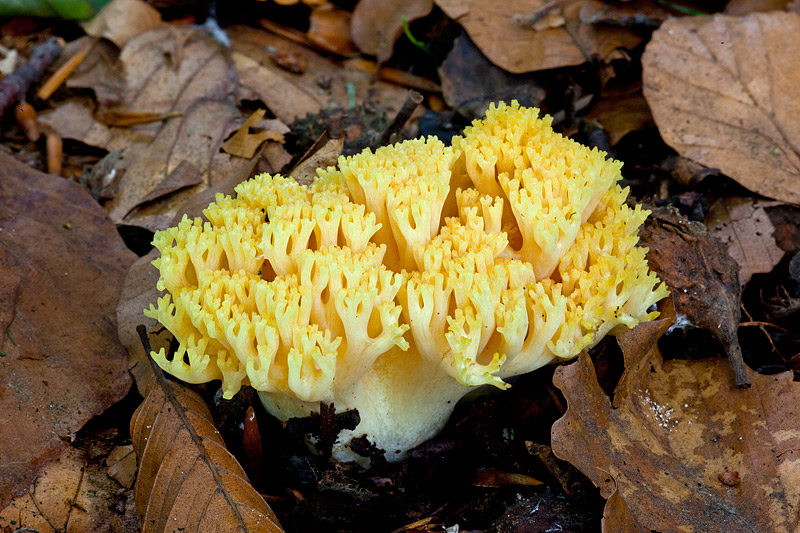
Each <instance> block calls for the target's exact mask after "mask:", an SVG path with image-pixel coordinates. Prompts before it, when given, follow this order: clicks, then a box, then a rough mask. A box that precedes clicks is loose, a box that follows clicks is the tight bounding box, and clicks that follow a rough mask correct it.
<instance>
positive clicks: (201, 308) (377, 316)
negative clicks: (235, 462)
mask: <svg viewBox="0 0 800 533" xmlns="http://www.w3.org/2000/svg"><path fill="white" fill-rule="evenodd" d="M550 123H551V119H550V117H549V116H545V117H542V118H540V117H539V111H538V109H530V108H523V107H519V105H518V104H517V103H516V102H512V104H511V105H506V104H504V103H500V104H498V105H497V106H492V107H491V108H490V109H489V110H488V112H487V114H486V117H485V118H484V119H483V120H480V121H475V122H474V123H473V124H472V126H470V127H468V128H466V130H465V131H464V135H463V137H456V138H455V139H454V140H453V143H452V146H445V145H444V144H443V143H442V142H441V141H439V140H438V139H436V138H435V137H428V138H427V139H415V140H410V141H405V142H402V143H399V144H395V145H393V146H385V147H382V148H379V149H377V150H376V151H375V152H374V153H373V152H372V151H370V150H365V151H364V152H362V153H360V154H358V155H355V156H352V157H341V158H340V159H339V164H338V167H337V168H335V167H329V168H327V169H324V170H323V169H320V170H318V171H317V177H316V179H315V181H314V182H313V183H312V184H311V185H310V186H308V187H306V186H302V185H300V184H298V183H296V182H295V181H294V180H293V179H290V178H285V177H282V176H280V175H275V176H270V175H266V174H262V175H260V176H257V177H255V178H253V179H251V180H249V181H246V182H243V183H241V184H240V185H239V186H238V187H237V188H236V197H235V198H232V197H229V196H223V195H218V196H217V198H216V201H215V202H214V203H212V204H211V205H210V206H209V207H208V208H207V209H206V210H205V211H204V214H205V217H206V218H207V221H203V220H201V219H199V218H197V219H194V220H190V219H188V218H184V219H183V220H182V221H181V222H180V224H178V226H177V227H172V228H169V229H167V230H164V231H160V232H158V233H157V234H156V236H155V240H154V244H155V246H156V247H157V248H158V249H159V250H160V252H161V257H160V258H159V259H157V260H155V261H154V264H155V266H156V267H157V268H158V269H159V270H160V279H159V282H158V288H159V289H160V290H165V291H166V294H164V296H162V297H160V298H159V300H158V304H157V306H151V307H150V309H149V310H147V311H145V314H146V315H147V316H149V317H153V318H156V319H158V320H159V321H160V322H161V323H162V324H163V325H164V326H165V327H166V328H167V329H168V330H169V331H171V332H172V333H173V335H175V337H176V339H177V340H178V341H179V342H180V347H179V348H178V350H177V352H176V353H174V354H167V353H165V351H164V350H161V351H159V352H153V353H152V354H151V355H152V357H153V358H154V359H155V361H156V362H157V363H158V364H159V365H160V366H161V368H163V369H164V370H165V371H167V372H169V373H171V374H173V375H174V376H176V377H178V378H180V379H182V380H184V381H187V382H190V383H202V382H207V381H211V380H221V381H222V390H223V394H224V397H225V398H231V397H233V395H235V394H236V392H237V391H238V390H239V389H240V387H241V386H242V385H244V384H247V385H250V386H252V387H254V388H255V389H257V390H258V391H259V394H260V397H261V400H262V402H263V404H264V406H265V407H266V409H267V410H268V411H269V412H270V413H272V414H273V415H274V416H276V417H278V418H279V419H281V420H287V419H289V418H292V417H300V416H308V415H309V414H311V413H313V412H316V411H318V410H319V403H320V402H326V403H333V404H335V406H336V408H337V410H338V411H342V410H346V409H357V410H358V413H359V415H360V419H361V421H360V423H359V425H358V426H357V427H356V428H355V429H354V430H347V431H343V432H341V433H340V434H339V436H338V439H337V442H336V445H335V447H334V456H335V457H337V458H338V459H341V460H353V459H355V460H358V459H359V458H358V456H356V455H355V453H354V452H353V451H352V450H350V448H349V443H350V441H351V440H352V439H353V438H354V437H360V436H363V435H366V437H367V438H368V439H369V440H370V441H371V442H372V443H374V444H375V445H376V446H377V447H379V448H381V449H383V450H384V451H385V454H386V457H387V458H388V459H389V460H400V459H402V458H403V457H405V455H406V453H407V451H408V450H409V449H411V448H413V447H414V446H416V445H418V444H420V443H422V442H423V441H425V440H426V439H428V438H430V437H432V436H434V435H435V434H436V433H437V432H438V431H440V430H441V429H442V427H443V426H444V424H445V423H446V421H447V419H448V417H449V415H450V413H451V412H452V409H453V407H454V405H455V403H456V402H457V401H458V400H459V399H460V398H461V397H462V396H464V395H465V394H466V393H468V392H469V391H470V390H472V389H474V388H476V387H479V386H481V385H493V386H495V387H498V388H500V389H505V388H507V387H508V384H507V383H506V382H505V381H504V380H505V379H506V378H508V377H510V376H514V375H518V374H522V373H526V372H530V371H532V370H535V369H537V368H540V367H542V366H543V365H546V364H548V363H551V362H554V361H561V360H565V359H569V358H572V357H575V356H576V355H577V354H578V353H579V352H580V351H581V350H583V349H585V348H588V347H591V346H593V345H594V344H596V343H597V342H598V341H599V340H600V339H601V338H602V337H603V336H604V335H606V334H608V333H610V334H616V333H618V332H621V331H624V330H625V329H627V328H630V327H633V326H634V325H636V324H637V323H639V322H641V321H645V320H652V319H653V318H655V317H656V316H657V315H658V313H657V312H656V311H654V310H652V309H653V304H655V303H656V302H657V301H658V300H660V299H661V298H663V297H664V296H666V295H667V294H668V291H667V289H666V288H665V286H664V284H663V283H660V282H659V280H658V278H657V276H656V275H655V274H654V273H652V272H650V271H649V269H648V265H647V261H646V260H645V253H646V252H647V249H645V248H640V247H637V246H636V243H637V241H638V237H637V230H638V228H639V226H640V225H641V224H642V222H643V221H644V219H645V218H646V217H647V215H648V212H647V211H644V210H642V209H641V207H640V206H635V207H630V206H628V205H627V204H626V202H625V200H626V198H627V196H628V189H622V188H621V187H619V186H618V185H617V183H616V182H617V181H618V180H619V179H620V177H621V174H620V168H621V166H622V164H621V163H620V162H618V161H614V160H609V159H606V157H605V156H606V154H605V153H604V152H600V151H598V150H596V149H594V150H590V149H589V148H587V147H585V146H582V145H580V144H578V143H576V142H574V141H572V140H570V139H568V138H565V137H563V136H561V135H559V134H557V133H555V132H554V131H553V129H552V128H551V126H550Z"/></svg>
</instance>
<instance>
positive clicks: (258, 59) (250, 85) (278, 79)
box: [227, 26, 406, 124]
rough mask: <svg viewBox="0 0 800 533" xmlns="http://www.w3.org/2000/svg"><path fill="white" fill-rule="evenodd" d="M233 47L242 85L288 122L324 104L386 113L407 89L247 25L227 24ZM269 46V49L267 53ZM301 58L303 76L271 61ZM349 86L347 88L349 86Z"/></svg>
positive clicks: (399, 104) (394, 109) (397, 104)
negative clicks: (366, 105) (375, 108)
mask: <svg viewBox="0 0 800 533" xmlns="http://www.w3.org/2000/svg"><path fill="white" fill-rule="evenodd" d="M227 30H228V35H229V36H230V38H231V43H232V48H233V54H232V57H233V61H234V63H235V64H236V67H237V69H238V71H239V76H240V77H241V81H242V84H243V86H244V88H245V89H247V90H249V91H250V92H251V93H252V95H251V98H253V99H260V100H261V101H262V102H264V104H265V105H266V106H267V108H268V109H269V110H270V111H271V112H272V113H273V114H274V115H275V116H276V117H277V118H279V119H280V120H282V121H283V122H285V123H286V124H290V123H291V122H293V121H294V120H296V119H298V118H303V117H305V116H306V115H308V114H313V113H318V112H320V110H322V109H323V108H324V107H326V106H332V107H339V108H343V109H347V108H349V107H351V93H350V92H349V91H350V90H352V91H353V92H354V93H355V103H357V104H358V103H372V104H373V105H375V106H380V107H381V108H385V109H386V113H387V114H388V115H389V116H392V115H394V114H395V113H397V111H399V110H400V108H401V107H402V106H403V102H405V99H406V91H405V90H404V89H403V88H402V87H398V86H397V85H395V84H390V83H384V82H382V81H378V80H376V79H375V76H374V75H371V74H369V73H367V72H362V71H357V70H353V69H343V68H341V66H340V65H338V64H336V63H334V62H333V61H330V60H329V59H327V58H325V57H323V56H321V55H320V54H317V53H315V52H314V51H312V50H309V49H308V48H305V47H303V46H301V45H299V44H297V43H295V42H292V41H290V40H288V39H286V38H284V37H281V36H279V35H276V34H274V33H270V32H267V31H264V30H256V29H253V28H249V27H245V26H233V27H230V28H227ZM270 50H271V51H270ZM276 52H277V53H282V54H289V55H301V56H304V57H305V58H306V60H307V62H308V66H307V68H306V71H305V72H304V73H303V74H292V73H290V72H286V71H285V70H282V69H280V68H278V67H276V66H275V65H274V63H273V60H272V58H271V55H272V54H274V53H276ZM348 87H350V89H348Z"/></svg>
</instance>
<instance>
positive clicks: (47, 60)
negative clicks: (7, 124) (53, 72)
mask: <svg viewBox="0 0 800 533" xmlns="http://www.w3.org/2000/svg"><path fill="white" fill-rule="evenodd" d="M63 48H64V40H63V39H60V38H58V37H53V38H51V39H49V40H48V41H46V42H44V43H42V44H37V45H36V46H34V47H33V51H32V52H31V57H30V59H29V60H28V62H27V63H25V64H24V65H22V66H20V67H19V68H18V69H17V70H15V71H14V72H13V73H11V74H9V75H8V76H6V77H5V78H3V79H2V80H0V118H3V115H5V114H6V111H8V110H9V108H11V107H12V106H15V105H17V104H18V103H19V102H21V101H22V100H24V99H25V94H26V93H27V92H28V89H30V87H31V85H33V82H35V81H36V80H38V79H39V78H41V77H42V75H43V74H44V71H45V70H47V67H49V66H50V65H51V64H52V63H53V61H55V60H56V58H57V57H58V56H59V54H61V50H62V49H63Z"/></svg>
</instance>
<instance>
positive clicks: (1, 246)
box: [0, 153, 134, 507]
mask: <svg viewBox="0 0 800 533" xmlns="http://www.w3.org/2000/svg"><path fill="white" fill-rule="evenodd" d="M0 167H2V168H3V179H2V180H0V205H2V213H3V215H2V216H0V334H1V335H2V338H1V340H0V382H2V383H3V392H2V394H0V413H2V415H0V442H2V446H0V507H4V506H5V504H6V503H8V501H10V500H11V498H12V497H13V496H14V495H17V494H20V493H22V492H24V491H25V490H27V489H28V487H29V484H30V483H31V481H33V479H34V477H35V475H36V472H37V471H38V470H39V469H40V468H41V467H42V465H43V464H45V463H46V462H47V461H49V460H50V459H52V458H54V457H56V456H57V455H58V454H59V453H61V452H62V451H63V450H64V448H65V447H66V445H65V443H64V439H67V440H68V439H69V438H70V437H71V436H73V435H74V433H75V432H76V431H78V430H79V429H80V428H81V427H82V426H83V425H84V424H85V423H86V421H87V420H89V419H90V418H92V417H93V416H94V415H95V414H98V413H101V412H103V411H105V410H106V409H107V408H108V407H109V406H111V405H113V404H114V403H116V402H117V401H118V400H120V399H121V398H122V397H123V396H124V395H125V394H126V393H127V391H128V389H129V388H130V385H131V378H130V375H129V374H128V371H127V365H126V363H125V361H126V354H125V350H124V348H123V347H122V346H121V345H120V344H119V341H118V340H117V336H116V331H115V330H116V325H115V324H114V316H113V312H114V308H115V306H116V302H117V298H118V296H119V291H120V288H121V284H122V281H123V279H124V276H125V273H126V271H127V269H128V266H129V265H130V264H131V263H132V261H133V259H134V256H133V254H132V253H131V252H130V251H128V249H127V248H126V247H125V245H124V243H123V242H122V239H120V237H119V235H118V234H117V231H116V228H115V227H114V225H113V224H112V223H111V222H110V221H109V220H108V218H107V217H106V215H105V213H103V210H102V209H101V208H100V207H99V206H98V205H97V204H96V203H95V201H94V200H93V199H92V197H91V196H90V195H89V193H88V192H87V191H85V190H84V189H83V188H82V187H81V186H79V185H77V184H75V183H72V182H70V181H67V180H62V179H55V178H53V176H48V175H46V174H42V173H40V172H37V171H35V170H33V169H31V168H30V167H27V166H25V165H23V164H21V163H19V162H17V161H16V160H14V159H13V158H11V157H10V156H8V155H5V153H0Z"/></svg>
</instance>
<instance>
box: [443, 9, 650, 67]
mask: <svg viewBox="0 0 800 533" xmlns="http://www.w3.org/2000/svg"><path fill="white" fill-rule="evenodd" d="M435 2H436V5H438V6H439V7H440V8H441V9H442V11H444V12H445V14H446V15H447V16H449V17H450V18H452V19H453V20H455V21H456V22H458V23H459V24H461V25H462V26H463V27H464V29H465V30H466V31H467V33H468V34H469V36H470V38H471V39H472V40H473V41H474V42H475V44H476V45H477V46H478V48H480V50H481V52H483V53H484V54H485V55H486V57H488V58H489V60H490V61H491V62H492V63H494V64H495V65H497V66H498V67H500V68H502V69H505V70H507V71H509V72H512V73H515V74H521V73H524V72H532V71H536V70H544V69H549V68H556V67H565V66H570V65H580V64H581V63H585V62H586V61H590V60H592V58H593V57H599V58H600V59H601V60H607V59H610V58H611V55H612V54H613V53H614V52H615V51H616V50H617V49H620V48H622V49H631V48H634V47H635V46H637V45H638V44H639V43H641V42H642V37H641V36H640V35H638V34H637V33H635V32H633V31H631V30H630V29H626V28H612V27H607V26H603V25H597V26H594V25H591V24H585V23H583V22H581V20H580V15H579V14H580V9H581V6H582V5H583V3H584V2H583V1H580V0H572V1H569V2H564V3H561V4H565V5H563V6H562V7H559V8H558V9H557V10H560V14H561V15H562V16H563V19H564V23H563V25H561V26H560V27H555V28H548V29H543V30H540V31H536V30H534V29H533V27H532V25H531V24H532V23H531V19H532V17H533V16H534V14H535V13H537V11H539V10H540V9H542V8H543V7H544V6H546V5H549V2H545V1H544V0H514V1H511V2H497V1H495V0H435ZM557 10H556V11H557ZM550 12H552V10H551V11H550Z"/></svg>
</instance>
